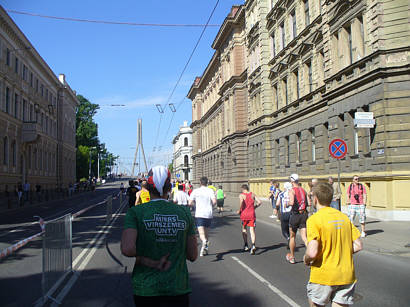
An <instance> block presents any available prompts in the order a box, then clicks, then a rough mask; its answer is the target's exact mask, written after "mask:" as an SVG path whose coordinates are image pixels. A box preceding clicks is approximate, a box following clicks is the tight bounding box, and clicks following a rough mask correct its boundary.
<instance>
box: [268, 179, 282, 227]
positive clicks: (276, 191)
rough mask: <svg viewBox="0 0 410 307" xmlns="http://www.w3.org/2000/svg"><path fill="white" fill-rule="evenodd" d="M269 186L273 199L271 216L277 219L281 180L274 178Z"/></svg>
mask: <svg viewBox="0 0 410 307" xmlns="http://www.w3.org/2000/svg"><path fill="white" fill-rule="evenodd" d="M270 183H271V185H270V188H269V199H270V201H271V205H272V211H273V212H272V215H271V216H269V217H270V218H272V219H275V218H276V219H277V218H278V209H279V207H277V205H276V202H277V199H278V195H279V193H281V190H280V189H279V182H278V181H275V180H272V181H271V182H270Z"/></svg>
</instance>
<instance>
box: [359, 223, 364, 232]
mask: <svg viewBox="0 0 410 307" xmlns="http://www.w3.org/2000/svg"><path fill="white" fill-rule="evenodd" d="M360 227H361V228H362V232H365V231H364V223H363V224H360Z"/></svg>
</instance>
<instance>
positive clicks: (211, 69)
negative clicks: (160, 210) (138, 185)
mask: <svg viewBox="0 0 410 307" xmlns="http://www.w3.org/2000/svg"><path fill="white" fill-rule="evenodd" d="M212 48H213V49H215V53H214V55H213V57H212V59H211V61H210V62H209V64H208V66H207V68H206V69H205V71H204V73H203V75H202V76H201V77H197V78H196V79H195V82H194V84H193V85H192V86H191V89H190V91H189V93H188V97H189V98H190V99H191V100H192V125H191V127H192V129H193V156H192V159H193V167H194V178H193V181H194V183H198V182H199V178H200V177H202V176H207V177H208V178H209V179H210V180H212V181H213V182H214V183H223V186H224V190H226V191H237V190H238V189H239V187H240V185H241V184H243V182H246V181H247V149H246V146H247V145H246V142H247V116H248V115H247V113H248V106H247V85H246V80H247V74H246V46H245V10H244V7H243V6H234V7H232V10H231V12H230V13H229V15H228V16H227V17H226V19H225V21H224V22H223V24H222V26H221V28H220V30H219V32H218V34H217V36H216V38H215V40H214V42H213V44H212Z"/></svg>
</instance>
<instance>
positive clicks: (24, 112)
mask: <svg viewBox="0 0 410 307" xmlns="http://www.w3.org/2000/svg"><path fill="white" fill-rule="evenodd" d="M26 109H27V101H26V100H25V99H23V121H26V112H27V110H26Z"/></svg>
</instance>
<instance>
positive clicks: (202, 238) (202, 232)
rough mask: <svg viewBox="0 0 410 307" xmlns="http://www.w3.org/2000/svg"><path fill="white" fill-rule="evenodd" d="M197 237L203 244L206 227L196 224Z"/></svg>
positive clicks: (205, 236)
mask: <svg viewBox="0 0 410 307" xmlns="http://www.w3.org/2000/svg"><path fill="white" fill-rule="evenodd" d="M198 232H199V238H200V239H201V241H202V245H205V243H206V241H207V235H206V234H205V233H206V228H205V227H204V226H198Z"/></svg>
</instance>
